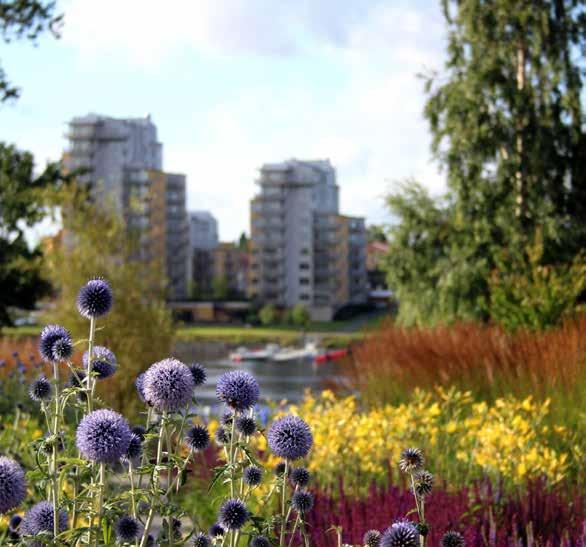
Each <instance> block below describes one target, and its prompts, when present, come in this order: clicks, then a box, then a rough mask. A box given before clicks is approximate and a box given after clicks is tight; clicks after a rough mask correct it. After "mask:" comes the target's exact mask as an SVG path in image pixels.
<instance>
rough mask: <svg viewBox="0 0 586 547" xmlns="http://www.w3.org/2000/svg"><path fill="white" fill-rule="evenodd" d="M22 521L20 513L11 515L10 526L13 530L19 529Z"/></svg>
mask: <svg viewBox="0 0 586 547" xmlns="http://www.w3.org/2000/svg"><path fill="white" fill-rule="evenodd" d="M21 522H22V517H21V516H20V515H12V516H11V517H10V522H9V523H8V528H10V530H12V531H16V530H18V527H19V526H20V523H21Z"/></svg>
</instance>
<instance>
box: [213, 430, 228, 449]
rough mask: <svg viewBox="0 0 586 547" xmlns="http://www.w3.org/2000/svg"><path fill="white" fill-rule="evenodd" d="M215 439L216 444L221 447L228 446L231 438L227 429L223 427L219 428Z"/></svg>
mask: <svg viewBox="0 0 586 547" xmlns="http://www.w3.org/2000/svg"><path fill="white" fill-rule="evenodd" d="M215 439H216V442H217V443H218V444H220V445H222V444H228V443H229V442H230V438H229V437H228V433H227V431H226V429H225V428H223V427H218V429H216V434H215Z"/></svg>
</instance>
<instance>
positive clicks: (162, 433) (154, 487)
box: [140, 412, 167, 547]
mask: <svg viewBox="0 0 586 547" xmlns="http://www.w3.org/2000/svg"><path fill="white" fill-rule="evenodd" d="M166 422H167V413H166V412H164V413H163V415H162V416H161V423H160V425H159V440H158V443H157V460H156V463H155V468H154V470H153V477H152V484H151V493H152V496H151V506H150V507H149V514H148V516H147V521H146V523H145V525H144V532H143V534H142V539H141V541H140V547H145V546H146V543H147V540H148V537H149V531H150V529H151V525H152V523H153V518H154V516H155V499H156V496H157V490H158V488H159V473H160V466H161V457H162V454H163V440H164V437H165V426H166Z"/></svg>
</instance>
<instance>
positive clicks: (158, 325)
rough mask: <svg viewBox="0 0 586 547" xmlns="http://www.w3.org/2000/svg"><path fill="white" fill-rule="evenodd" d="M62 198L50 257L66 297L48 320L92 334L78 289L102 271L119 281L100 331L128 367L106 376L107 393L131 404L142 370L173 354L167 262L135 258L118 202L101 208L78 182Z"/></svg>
mask: <svg viewBox="0 0 586 547" xmlns="http://www.w3.org/2000/svg"><path fill="white" fill-rule="evenodd" d="M60 200H61V204H62V211H63V213H62V216H63V226H64V236H63V238H62V242H61V244H60V245H59V246H58V247H57V248H56V249H55V250H54V251H53V252H52V253H50V254H49V255H48V256H47V274H48V277H49V279H50V280H51V282H52V284H53V286H54V287H55V288H56V289H58V295H59V296H58V299H57V301H56V307H55V309H52V310H51V312H50V316H49V317H47V321H49V320H50V321H51V322H52V323H58V324H62V325H64V326H66V327H67V328H68V329H70V330H71V331H72V334H73V336H74V337H77V338H86V337H87V335H88V328H89V326H88V325H89V324H88V321H87V320H86V319H84V318H82V317H81V316H80V315H79V314H78V313H77V309H76V308H75V305H73V304H72V303H73V302H75V298H76V296H77V291H78V290H79V288H80V287H81V286H82V285H83V284H84V283H86V282H87V281H88V279H90V278H92V277H94V276H96V275H100V276H103V277H104V278H106V279H108V280H109V281H110V283H111V284H112V286H113V287H115V293H114V306H113V308H112V312H111V313H110V314H108V316H107V317H106V318H105V319H104V320H99V321H98V328H99V329H100V328H102V327H106V328H105V331H104V334H103V335H102V334H101V333H100V334H99V338H100V344H103V345H106V346H108V347H109V348H110V349H112V351H113V352H114V353H115V354H116V357H117V359H118V362H119V364H120V372H119V373H118V374H116V375H115V376H114V377H113V378H112V379H111V380H108V381H106V382H104V383H103V384H105V387H104V389H103V390H102V393H101V395H102V396H103V397H104V398H105V399H106V400H107V401H108V402H109V403H110V404H112V405H113V406H114V407H116V408H123V409H125V410H126V411H128V410H129V409H131V408H132V407H133V405H135V404H136V401H137V398H136V394H135V390H134V386H133V382H134V379H135V378H136V376H137V374H138V373H139V372H142V371H144V370H145V369H146V368H147V367H148V366H149V365H151V364H152V363H153V362H155V361H158V360H160V359H162V358H164V357H167V356H168V354H169V353H170V351H171V347H172V342H173V325H172V322H171V314H170V312H169V310H168V309H167V307H166V305H165V283H166V281H165V276H164V269H163V265H162V264H160V263H159V262H156V261H153V262H151V263H145V262H144V261H140V262H139V261H137V260H135V259H134V257H135V256H136V243H135V239H134V238H131V237H129V234H128V232H127V230H126V228H125V226H124V223H123V221H122V219H121V218H120V217H119V215H117V214H116V212H115V211H114V210H113V209H108V208H107V207H99V208H98V207H94V206H93V205H92V204H91V203H90V201H89V200H88V199H87V196H86V195H85V192H83V191H80V190H78V189H77V188H75V187H74V188H71V189H69V190H67V191H64V192H62V195H61V197H60Z"/></svg>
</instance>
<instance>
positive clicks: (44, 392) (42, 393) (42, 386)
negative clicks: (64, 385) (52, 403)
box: [28, 374, 53, 403]
mask: <svg viewBox="0 0 586 547" xmlns="http://www.w3.org/2000/svg"><path fill="white" fill-rule="evenodd" d="M52 391H53V390H52V389H51V382H49V380H47V377H46V376H45V375H44V374H41V375H40V376H39V377H38V378H37V379H36V380H34V381H33V382H32V383H31V385H30V386H29V388H28V394H29V396H30V398H31V399H32V400H33V401H36V402H37V403H40V402H42V401H47V400H49V399H50V398H51V392H52Z"/></svg>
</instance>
